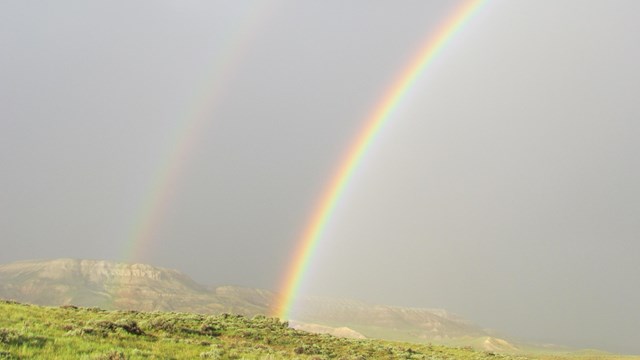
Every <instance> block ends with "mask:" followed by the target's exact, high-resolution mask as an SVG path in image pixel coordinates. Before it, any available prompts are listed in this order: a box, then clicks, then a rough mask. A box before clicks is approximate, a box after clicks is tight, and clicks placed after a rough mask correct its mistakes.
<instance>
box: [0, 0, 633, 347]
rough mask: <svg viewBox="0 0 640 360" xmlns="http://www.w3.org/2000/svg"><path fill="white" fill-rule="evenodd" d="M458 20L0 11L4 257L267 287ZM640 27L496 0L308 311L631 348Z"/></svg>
mask: <svg viewBox="0 0 640 360" xmlns="http://www.w3.org/2000/svg"><path fill="white" fill-rule="evenodd" d="M456 6H457V4H456V3H454V2H449V1H402V2H396V1H393V2H392V1H378V2H371V1H349V2H343V1H322V2H296V1H279V2H275V1H274V2H249V1H136V2H128V1H109V2H101V3H91V2H84V1H65V2H55V3H54V2H36V1H13V2H10V1H5V2H3V3H2V4H0V45H1V47H2V52H0V64H1V66H0V165H1V171H2V173H1V174H2V176H0V185H1V186H2V188H1V189H2V197H1V198H0V242H1V243H0V244H1V245H2V251H1V252H0V262H1V263H6V262H11V261H17V260H23V259H38V258H59V257H72V258H88V259H110V260H127V261H128V260H132V261H141V262H148V263H151V264H154V265H159V266H165V267H171V268H175V269H178V270H181V271H183V272H185V273H187V274H190V275H191V276H193V277H194V278H195V279H196V280H198V281H200V282H203V283H209V284H237V285H243V286H251V287H259V288H266V289H272V290H277V289H278V287H279V286H280V281H281V279H282V276H283V273H284V271H285V270H286V268H287V266H288V262H289V260H290V257H291V252H292V251H293V248H294V246H295V244H296V243H297V241H298V239H299V237H300V234H301V233H302V231H303V230H304V227H305V225H306V223H307V221H308V218H309V216H310V215H311V213H312V211H313V209H314V208H315V205H316V202H317V200H318V199H319V197H320V196H321V195H322V192H323V190H324V188H325V186H326V184H327V183H328V181H329V179H330V178H331V176H332V174H333V173H334V171H335V167H336V166H337V165H338V163H339V162H340V160H341V158H342V156H344V153H345V151H346V149H348V147H349V145H350V142H351V141H353V139H354V137H355V135H356V134H357V133H358V131H359V129H360V128H361V126H362V125H363V124H364V122H365V121H366V119H367V117H368V116H369V114H370V113H371V111H372V109H373V108H374V106H375V105H376V103H377V102H379V101H380V100H381V98H382V96H383V95H384V93H385V92H386V90H387V89H388V87H389V86H391V84H392V83H393V81H394V79H395V78H396V77H397V76H398V74H399V73H400V72H401V71H402V69H403V68H404V67H405V66H406V65H407V64H408V63H409V62H410V60H411V59H412V57H413V56H414V55H415V54H416V53H417V51H418V50H419V48H420V47H421V46H422V45H423V44H424V42H425V41H426V39H428V38H429V36H430V34H433V32H434V31H435V30H436V29H437V28H438V26H439V25H440V24H442V22H443V21H444V20H445V19H446V17H447V15H448V14H450V13H451V11H453V10H454V9H455V8H456ZM639 14H640V3H639V2H637V1H631V0H629V1H590V2H586V1H577V0H575V1H567V0H565V1H553V2H550V1H488V2H487V3H486V4H485V5H484V6H483V8H482V9H481V10H480V11H479V12H477V14H476V15H475V16H474V17H473V18H472V19H471V20H470V21H469V23H468V24H467V25H466V27H465V28H464V29H462V30H461V31H460V32H459V33H458V34H457V35H456V36H455V38H453V39H452V41H451V42H450V43H449V44H448V46H447V47H446V48H445V49H444V51H443V52H442V53H441V54H440V55H439V57H438V58H437V59H436V61H435V62H434V63H433V64H432V65H431V66H430V67H429V68H428V70H427V71H426V72H425V73H424V74H423V75H422V76H421V78H420V79H419V80H418V82H417V85H416V87H415V88H414V89H413V90H412V91H411V92H410V93H409V94H408V96H407V98H406V99H405V101H403V103H402V104H401V106H400V107H399V109H398V110H397V112H396V113H395V114H394V115H393V117H392V119H391V121H390V122H389V123H388V125H387V127H385V129H384V130H383V131H382V132H381V135H380V136H379V137H378V138H377V139H376V141H375V142H374V144H373V146H372V148H371V150H370V151H369V152H368V153H367V155H366V158H365V161H364V162H363V163H362V165H361V166H360V167H359V168H358V170H357V173H356V175H355V177H354V179H353V180H352V182H351V183H350V185H349V188H348V189H347V191H346V195H345V196H344V197H343V198H342V199H341V201H340V203H339V207H338V209H337V211H336V212H335V213H334V216H333V218H332V220H331V222H330V225H329V227H328V229H327V231H326V232H325V234H324V237H323V239H322V241H321V244H320V246H319V248H318V251H317V253H316V254H315V257H314V259H313V262H312V264H311V270H310V274H309V275H308V276H307V278H306V280H305V285H304V289H303V290H304V293H307V294H315V295H326V296H337V297H347V298H356V299H362V300H366V301H369V302H374V303H386V304H394V305H403V306H416V307H442V308H445V309H447V310H449V311H452V312H456V313H459V314H460V315H462V316H464V317H466V318H468V319H471V320H472V321H474V322H476V323H478V324H480V325H482V326H485V327H489V328H493V329H496V330H497V331H498V332H499V333H501V334H507V335H510V336H515V337H517V338H522V339H526V340H534V341H542V342H553V343H558V344H564V345H569V346H575V347H589V348H599V349H603V350H609V351H616V352H626V353H640V345H639V344H640V327H638V324H640V312H639V311H638V307H637V304H639V303H640V290H639V289H640V286H639V285H640V284H639V280H638V279H639V275H640V265H638V264H639V263H638V254H639V253H640V245H639V244H638V234H639V233H640V232H639V230H640V189H639V187H638V184H639V183H640V166H639V165H640V164H639V161H640V160H639V159H640V157H639V156H638V154H639V153H640V152H639V151H640V145H639V142H638V139H639V138H640V122H639V121H638V119H639V115H640V102H639V101H638V94H640V86H639V84H640V70H639V68H638V66H637V64H639V63H640V42H638V39H637V38H638V34H640V15H639ZM190 124H201V128H199V130H198V131H197V132H194V133H192V134H190V135H189V136H186V137H185V136H183V135H182V134H184V129H185V127H188V126H190ZM176 144H183V145H184V146H183V148H184V149H187V150H185V151H183V152H179V151H178V150H177V149H176V148H177V147H179V146H177V145H176ZM178 153H179V154H182V155H183V156H181V157H179V160H178V161H174V162H175V164H177V166H174V167H171V161H172V160H171V159H172V156H174V157H175V156H176V154H178ZM165 173H170V174H171V175H170V176H169V177H167V176H165V175H164V174H165ZM167 178H170V179H171V181H170V182H169V186H167V187H166V188H163V189H164V190H162V194H161V195H160V196H159V198H161V199H162V201H161V203H162V205H163V206H162V207H159V208H160V210H158V214H157V215H156V220H157V221H156V222H155V223H154V225H153V237H152V239H151V241H149V242H148V243H147V245H146V246H145V247H144V249H143V250H144V251H142V252H141V253H140V254H138V256H137V257H136V258H135V259H129V258H128V257H129V256H130V254H129V250H128V249H129V248H130V247H131V244H132V242H134V241H135V239H134V236H135V235H134V234H135V231H136V229H137V228H138V227H139V226H140V223H141V222H142V221H144V219H145V217H148V216H149V212H150V211H149V210H148V209H147V207H148V206H149V203H150V200H149V199H150V198H153V197H154V196H155V195H154V191H155V190H154V189H155V188H154V186H157V185H158V183H159V182H162V181H163V179H165V180H166V179H167Z"/></svg>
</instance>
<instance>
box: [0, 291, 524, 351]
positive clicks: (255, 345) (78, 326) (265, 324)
mask: <svg viewBox="0 0 640 360" xmlns="http://www.w3.org/2000/svg"><path fill="white" fill-rule="evenodd" d="M0 315H1V318H0V358H4V359H39V358H40V359H44V358H46V359H49V358H57V359H65V358H66V359H78V358H79V359H196V358H204V359H517V358H519V359H524V358H523V357H514V356H508V355H498V354H493V353H483V352H477V351H474V350H471V349H465V348H448V347H444V346H436V345H416V344H406V343H393V342H386V341H380V340H353V339H340V338H335V337H332V336H329V335H318V334H311V333H306V332H302V331H298V330H293V329H291V328H289V327H288V326H287V324H286V323H283V322H280V321H279V320H278V319H273V318H267V317H264V316H257V317H254V318H252V319H249V318H246V317H242V316H240V315H228V314H223V315H217V316H207V315H198V314H190V313H169V312H137V311H105V310H100V309H96V308H76V307H71V306H67V307H57V308H51V307H41V306H36V305H25V304H19V303H15V302H10V301H0Z"/></svg>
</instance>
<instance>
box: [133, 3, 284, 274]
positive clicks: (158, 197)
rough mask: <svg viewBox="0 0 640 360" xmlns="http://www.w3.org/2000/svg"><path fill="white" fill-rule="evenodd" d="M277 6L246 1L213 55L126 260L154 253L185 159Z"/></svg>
mask: <svg viewBox="0 0 640 360" xmlns="http://www.w3.org/2000/svg"><path fill="white" fill-rule="evenodd" d="M274 5H276V4H275V2H274V1H268V0H264V1H262V0H256V1H253V2H247V3H244V6H245V8H244V9H241V11H240V12H239V18H238V19H237V21H234V22H233V24H234V25H233V28H231V29H229V30H228V36H227V37H226V38H225V41H224V42H223V44H222V46H220V47H219V51H217V52H216V53H214V54H213V56H212V59H211V65H210V66H209V68H208V72H207V73H205V74H202V76H201V81H200V84H199V86H198V87H196V88H195V89H194V94H195V96H194V97H193V100H192V103H191V104H188V106H186V111H185V114H184V115H182V116H180V117H179V118H177V121H176V127H175V129H174V131H173V134H172V135H173V136H172V138H171V139H170V140H169V141H168V146H167V148H165V149H162V150H163V153H160V154H159V155H158V158H160V159H162V160H163V161H162V163H160V164H159V166H158V168H157V171H156V173H155V174H154V176H153V177H152V182H151V184H150V185H149V186H148V188H147V194H146V197H145V198H144V200H143V202H142V204H141V206H140V208H139V212H138V216H137V218H136V220H135V221H134V223H133V227H132V229H131V233H130V235H129V240H128V242H127V244H126V249H125V250H124V255H123V260H124V261H125V262H133V261H142V260H149V259H148V258H145V255H146V256H147V257H148V256H149V255H147V253H148V252H149V249H151V248H152V242H153V239H154V238H155V237H156V233H157V231H158V229H159V228H160V226H161V223H162V219H163V216H164V214H165V213H166V210H167V207H168V206H169V204H170V203H171V201H172V199H173V198H174V196H175V192H176V190H177V187H178V182H179V180H180V178H181V176H182V174H183V173H184V168H185V164H186V163H187V162H188V160H189V159H190V157H191V156H190V155H191V153H192V152H193V149H194V148H195V147H196V146H197V145H198V144H199V143H200V138H201V136H202V134H203V133H204V131H205V130H206V129H207V127H209V126H210V124H211V123H212V122H213V117H214V113H215V109H216V104H217V102H218V101H220V98H221V97H222V96H223V93H224V89H225V85H226V84H228V81H229V79H228V78H229V76H232V75H233V74H234V73H235V67H236V66H237V65H238V64H239V63H240V62H241V61H242V58H243V55H244V54H245V52H246V50H247V49H248V48H249V45H250V44H251V43H252V40H253V38H254V37H255V36H256V35H257V34H259V31H258V28H259V27H260V25H262V23H263V22H264V21H265V19H266V18H267V17H269V16H270V15H271V14H272V12H273V11H274V10H275V8H276V7H275V6H274ZM212 35H215V34H212Z"/></svg>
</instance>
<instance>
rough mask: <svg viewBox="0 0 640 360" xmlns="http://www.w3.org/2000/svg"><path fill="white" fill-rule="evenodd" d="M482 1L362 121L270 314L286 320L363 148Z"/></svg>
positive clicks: (444, 31) (459, 16) (456, 17)
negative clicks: (363, 122) (362, 124)
mask: <svg viewBox="0 0 640 360" xmlns="http://www.w3.org/2000/svg"><path fill="white" fill-rule="evenodd" d="M482 3H483V0H473V1H468V2H465V3H464V4H462V5H460V6H459V7H458V8H457V9H456V10H455V11H454V13H453V14H452V15H451V16H450V17H449V19H448V20H447V21H446V22H445V23H444V24H443V25H442V26H441V27H440V28H439V30H438V31H437V33H436V34H435V35H434V36H432V37H430V38H429V39H428V41H427V42H426V44H425V45H424V46H423V47H422V49H421V51H420V52H419V53H418V55H417V56H416V57H415V58H414V60H413V61H411V62H410V64H409V66H407V67H406V68H405V70H404V71H402V73H401V74H400V76H399V78H398V80H397V81H396V82H395V83H394V84H393V86H392V87H391V88H389V90H388V91H387V93H386V95H385V96H384V97H383V98H382V101H380V102H379V103H378V104H377V105H376V107H375V108H374V110H373V112H372V114H371V116H370V117H369V118H368V120H367V121H366V122H365V126H364V128H363V129H362V131H361V132H360V134H359V135H358V136H357V138H356V139H355V141H354V142H353V145H352V146H351V148H350V150H349V152H348V153H347V155H346V156H345V157H344V160H342V162H341V164H340V166H339V168H338V171H337V172H336V173H335V175H334V176H333V178H332V180H331V182H330V183H329V186H328V187H327V188H326V190H325V192H324V194H323V196H322V197H321V198H320V201H319V203H318V205H317V207H316V210H315V212H314V213H313V216H312V217H311V219H310V221H309V224H308V226H307V227H306V230H305V231H304V233H303V235H302V238H301V240H300V242H299V245H298V247H297V249H296V250H295V252H294V255H293V261H292V262H291V264H290V266H289V270H288V271H287V272H286V276H285V279H284V282H283V284H284V285H283V286H282V287H281V289H282V290H281V291H280V297H279V298H278V299H277V303H276V304H274V306H273V307H272V311H273V314H274V315H275V316H277V317H279V318H281V319H289V318H290V311H291V308H292V306H293V302H294V300H295V298H296V294H297V293H298V291H299V287H300V284H301V282H302V279H304V278H305V274H306V272H307V270H308V269H309V263H310V261H311V257H312V255H313V254H314V253H315V249H316V247H317V246H318V243H319V240H320V239H321V238H322V233H323V232H324V230H325V227H326V225H327V222H328V221H329V219H330V218H331V216H332V213H333V210H334V209H335V208H336V205H337V203H338V201H339V200H340V198H341V197H342V194H343V192H344V190H345V188H346V187H347V185H348V184H349V181H350V180H351V178H352V176H353V174H354V172H355V170H356V168H357V167H358V165H359V164H360V163H361V161H362V159H363V157H364V155H365V154H366V152H367V149H368V148H369V147H370V145H371V144H372V143H373V141H374V140H375V138H376V136H377V135H378V134H379V133H380V130H381V129H382V128H383V127H384V125H385V124H386V123H387V122H388V121H389V119H390V118H391V115H392V114H393V113H394V111H395V110H396V108H397V107H398V104H399V103H400V102H401V101H402V99H403V98H404V97H405V96H406V95H407V93H409V91H410V90H411V88H412V87H413V85H414V84H415V83H416V81H417V80H418V79H419V78H420V75H422V73H423V72H424V71H425V70H426V69H427V67H428V66H429V64H431V63H432V62H433V59H434V58H436V56H437V55H438V54H439V53H440V52H441V51H442V49H444V48H445V46H446V45H447V43H448V42H449V40H450V39H452V38H453V37H454V36H455V35H456V34H457V33H458V32H459V31H460V29H462V28H463V26H464V24H465V23H466V22H467V20H469V18H470V17H471V16H472V15H473V14H474V13H475V12H477V10H478V9H479V8H480V7H481V4H482Z"/></svg>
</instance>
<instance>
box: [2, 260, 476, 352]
mask: <svg viewBox="0 0 640 360" xmlns="http://www.w3.org/2000/svg"><path fill="white" fill-rule="evenodd" d="M0 297H2V298H5V299H14V300H17V301H21V302H28V303H32V304H39V305H50V306H57V305H77V306H87V307H93V306H97V307H101V308H105V309H111V310H141V311H182V312H194V313H201V314H220V313H225V312H226V313H235V314H242V315H245V316H255V315H267V314H269V313H270V307H271V304H272V303H273V301H274V299H275V295H274V294H273V293H271V292H269V291H266V290H260V289H250V288H241V287H233V286H220V287H216V288H213V289H211V288H207V287H206V286H204V285H201V284H198V283H196V282H195V281H193V280H192V279H191V278H190V277H189V276H187V275H185V274H183V273H181V272H179V271H176V270H171V269H165V268H161V267H155V266H151V265H146V264H124V263H115V262H109V261H101V260H74V259H58V260H48V261H21V262H15V263H11V264H6V265H0ZM300 304H301V306H299V308H300V309H301V311H300V313H299V314H298V318H296V319H294V320H295V321H294V322H292V324H295V326H297V327H299V328H301V329H306V330H310V331H318V332H326V333H332V334H335V335H347V336H350V337H362V336H364V337H368V338H383V339H391V340H401V341H414V342H425V341H438V340H447V339H452V338H460V337H467V338H469V337H470V338H475V337H479V336H488V334H486V333H485V332H484V331H483V330H482V329H481V328H480V327H478V326H475V325H473V324H471V323H469V322H468V321H466V320H464V319H462V318H460V317H458V316H455V315H453V314H450V313H448V312H446V311H444V310H437V309H415V308H402V307H394V306H385V305H373V304H368V303H365V302H361V301H353V300H340V299H331V298H320V297H307V298H302V299H300Z"/></svg>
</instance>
